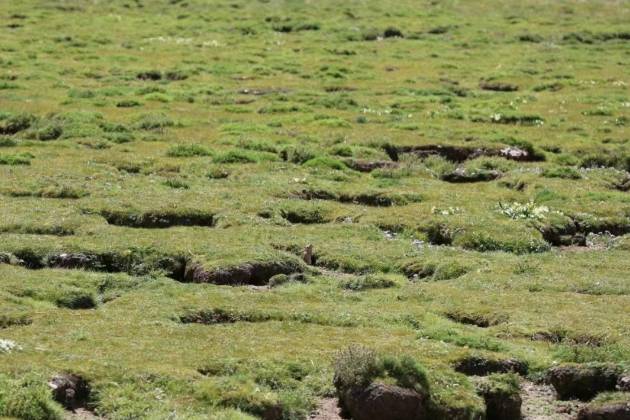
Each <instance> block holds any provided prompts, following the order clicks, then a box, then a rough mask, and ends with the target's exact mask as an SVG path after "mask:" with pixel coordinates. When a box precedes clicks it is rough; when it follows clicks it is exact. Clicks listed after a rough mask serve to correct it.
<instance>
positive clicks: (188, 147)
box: [166, 144, 212, 157]
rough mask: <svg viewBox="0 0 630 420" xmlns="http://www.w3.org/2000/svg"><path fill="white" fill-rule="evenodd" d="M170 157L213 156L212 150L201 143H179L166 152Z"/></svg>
mask: <svg viewBox="0 0 630 420" xmlns="http://www.w3.org/2000/svg"><path fill="white" fill-rule="evenodd" d="M166 156H169V157H198V156H212V152H211V151H210V150H208V149H207V148H205V147H204V146H202V145H200V144H178V145H177V146H173V147H171V148H170V149H168V151H167V152H166Z"/></svg>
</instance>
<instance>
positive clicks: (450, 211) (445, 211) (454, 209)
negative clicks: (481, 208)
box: [431, 207, 464, 216]
mask: <svg viewBox="0 0 630 420" xmlns="http://www.w3.org/2000/svg"><path fill="white" fill-rule="evenodd" d="M463 212H464V210H462V209H460V208H459V207H447V208H444V209H441V208H438V207H432V208H431V213H433V214H439V215H442V216H450V215H452V214H462V213H463Z"/></svg>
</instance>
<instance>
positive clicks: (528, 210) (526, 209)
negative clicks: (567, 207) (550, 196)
mask: <svg viewBox="0 0 630 420" xmlns="http://www.w3.org/2000/svg"><path fill="white" fill-rule="evenodd" d="M498 210H499V212H500V213H502V214H504V215H506V216H507V217H509V218H510V219H534V220H541V219H544V218H545V216H546V215H547V213H549V207H547V206H538V205H536V203H534V202H532V201H530V202H528V203H518V202H513V203H512V204H503V203H499V209H498Z"/></svg>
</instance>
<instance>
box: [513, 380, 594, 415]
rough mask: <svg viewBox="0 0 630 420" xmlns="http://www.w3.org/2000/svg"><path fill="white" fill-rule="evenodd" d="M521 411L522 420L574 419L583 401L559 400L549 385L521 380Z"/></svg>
mask: <svg viewBox="0 0 630 420" xmlns="http://www.w3.org/2000/svg"><path fill="white" fill-rule="evenodd" d="M521 399H522V400H523V404H522V405H521V413H522V415H523V420H569V419H574V418H575V416H576V415H577V412H578V411H579V409H580V407H582V406H583V405H584V403H582V402H580V401H573V400H571V401H559V400H557V399H556V394H555V392H554V390H553V388H552V387H551V385H546V384H535V383H533V382H530V381H525V380H524V381H522V382H521Z"/></svg>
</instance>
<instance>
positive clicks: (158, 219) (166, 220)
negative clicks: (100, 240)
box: [101, 210, 215, 229]
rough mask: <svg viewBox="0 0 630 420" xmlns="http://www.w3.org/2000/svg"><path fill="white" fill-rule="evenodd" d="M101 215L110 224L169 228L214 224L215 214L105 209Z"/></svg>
mask: <svg viewBox="0 0 630 420" xmlns="http://www.w3.org/2000/svg"><path fill="white" fill-rule="evenodd" d="M101 216H103V217H104V218H105V220H107V223H109V224H110V225H116V226H127V227H134V228H153V229H156V228H157V229H159V228H168V227H171V226H206V227H212V226H214V222H215V220H214V214H212V213H206V212H194V213H182V214H180V213H169V212H146V213H128V212H121V211H109V210H103V211H102V212H101Z"/></svg>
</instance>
